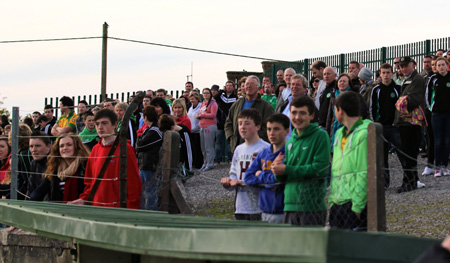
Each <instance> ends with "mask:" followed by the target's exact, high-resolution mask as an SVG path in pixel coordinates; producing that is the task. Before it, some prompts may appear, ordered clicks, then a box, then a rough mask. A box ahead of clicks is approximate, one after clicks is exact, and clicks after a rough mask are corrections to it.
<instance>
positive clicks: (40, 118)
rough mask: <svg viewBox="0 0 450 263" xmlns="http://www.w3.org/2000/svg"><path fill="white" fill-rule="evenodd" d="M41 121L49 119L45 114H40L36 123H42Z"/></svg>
mask: <svg viewBox="0 0 450 263" xmlns="http://www.w3.org/2000/svg"><path fill="white" fill-rule="evenodd" d="M41 121H43V122H47V121H48V118H47V117H45V115H40V116H39V117H38V118H37V121H36V123H40V122H41Z"/></svg>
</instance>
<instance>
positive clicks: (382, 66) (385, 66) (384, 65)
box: [380, 63, 394, 72]
mask: <svg viewBox="0 0 450 263" xmlns="http://www.w3.org/2000/svg"><path fill="white" fill-rule="evenodd" d="M381 69H390V70H391V71H392V72H394V70H393V69H392V65H391V64H389V63H384V64H383V65H381V66H380V70H381Z"/></svg>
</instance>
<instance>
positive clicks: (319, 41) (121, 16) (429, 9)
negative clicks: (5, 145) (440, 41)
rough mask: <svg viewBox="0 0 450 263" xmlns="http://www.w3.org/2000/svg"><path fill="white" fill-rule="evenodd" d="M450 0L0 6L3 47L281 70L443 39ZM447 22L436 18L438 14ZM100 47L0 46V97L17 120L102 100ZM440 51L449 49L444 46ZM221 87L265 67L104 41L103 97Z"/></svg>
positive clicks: (125, 53)
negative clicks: (74, 102) (278, 64)
mask: <svg viewBox="0 0 450 263" xmlns="http://www.w3.org/2000/svg"><path fill="white" fill-rule="evenodd" d="M446 4H448V2H447V1H438V0H430V1H426V2H424V1H392V0H390V1H387V0H382V1H370V2H369V1H367V2H366V1H346V0H344V1H329V0H325V1H280V2H278V1H265V0H263V1H242V0H241V1H234V0H230V1H203V0H191V1H169V0H166V1H159V0H152V1H100V0H97V1H84V0H81V1H77V2H67V1H55V0H47V1H46V0H43V1H1V2H0V23H1V24H2V25H3V26H2V27H0V41H6V40H25V39H47V38H72V37H96V36H101V35H102V26H103V23H104V22H107V23H108V24H109V36H110V37H117V38H124V39H133V40H139V41H146V42H153V43H161V44H167V45H174V46H183V47H190V48H197V49H206V50H213V51H219V52H226V53H234V54H242V55H248V56H255V57H264V58H273V59H280V60H286V61H292V60H300V59H304V58H313V57H318V56H327V55H334V54H340V53H347V52H354V51H361V50H366V49H372V48H378V47H381V46H391V45H399V44H404V43H410V42H416V41H422V40H424V39H434V38H441V37H448V36H449V35H450V33H449V32H448V31H449V30H448V18H447V17H446V16H445V15H444V14H445V11H444V10H446V8H445V7H446ZM441 7H442V8H443V13H442V14H441V15H438V12H439V10H440V8H441ZM101 48H102V41H101V39H93V40H76V41H55V42H34V43H13V44H0V58H1V61H2V62H3V63H1V64H0V97H7V98H6V99H5V100H4V105H3V107H5V108H7V109H8V110H10V111H11V109H12V107H13V106H19V107H20V114H21V115H22V116H23V115H26V114H28V113H31V112H33V111H36V110H38V111H41V112H42V111H43V107H44V98H45V97H61V96H63V95H67V96H75V97H77V96H78V95H84V94H86V95H93V94H99V93H100V83H101ZM444 48H445V47H444ZM191 62H193V81H194V84H195V87H197V88H200V89H201V88H204V87H211V85H212V84H218V85H220V86H223V85H224V83H225V81H226V80H227V79H226V73H225V72H226V71H240V70H243V69H245V70H247V71H262V67H261V60H257V59H247V58H237V57H229V56H222V55H215V54H207V53H199V52H194V51H185V50H179V49H172V48H166V47H158V46H152V45H144V44H137V43H130V42H122V41H118V40H112V39H110V40H109V41H108V80H107V84H108V86H107V92H108V93H112V92H113V93H116V92H127V91H135V90H145V89H153V90H156V89H158V88H166V89H168V90H177V89H178V90H181V89H183V88H184V83H185V82H186V76H187V75H190V74H191Z"/></svg>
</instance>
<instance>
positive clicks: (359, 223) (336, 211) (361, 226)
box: [330, 202, 367, 231]
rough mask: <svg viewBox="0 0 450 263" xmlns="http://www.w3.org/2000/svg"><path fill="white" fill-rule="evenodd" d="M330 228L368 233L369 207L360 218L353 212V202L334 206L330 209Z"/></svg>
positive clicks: (362, 212)
mask: <svg viewBox="0 0 450 263" xmlns="http://www.w3.org/2000/svg"><path fill="white" fill-rule="evenodd" d="M330 227H336V228H342V229H351V230H355V231H367V207H365V208H364V209H363V211H361V214H360V217H359V218H358V217H357V216H356V214H355V212H353V211H352V202H347V203H345V204H342V205H333V206H332V207H331V208H330Z"/></svg>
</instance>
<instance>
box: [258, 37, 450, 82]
mask: <svg viewBox="0 0 450 263" xmlns="http://www.w3.org/2000/svg"><path fill="white" fill-rule="evenodd" d="M439 48H441V49H444V50H448V49H450V37H445V38H437V39H432V40H429V39H428V40H424V41H419V42H414V43H408V44H403V45H396V46H390V47H380V48H375V49H369V50H364V51H357V52H351V53H343V54H337V55H331V56H326V57H316V58H305V59H303V60H298V61H295V62H286V63H277V64H274V65H272V67H271V68H270V69H269V70H267V71H266V72H265V76H269V77H271V79H272V81H273V83H275V84H276V83H277V81H276V80H277V78H276V73H277V71H278V70H280V69H281V70H284V69H286V68H289V67H292V68H294V69H295V71H296V72H297V73H302V74H304V75H305V76H307V77H308V79H310V78H311V77H312V74H311V72H310V68H311V64H312V63H314V61H316V60H322V61H324V62H325V63H326V64H327V65H328V66H332V67H336V69H337V70H338V72H339V73H342V72H347V71H348V64H349V62H350V61H352V60H356V61H358V62H359V63H363V64H364V65H365V67H367V68H370V69H372V70H373V71H374V72H375V71H376V70H378V69H379V68H380V66H381V64H383V63H390V64H392V63H393V61H394V59H395V58H396V57H402V56H410V57H412V58H414V59H415V60H416V62H417V70H418V71H419V72H420V71H422V69H423V56H425V55H427V54H435V53H436V51H437V50H438V49H439Z"/></svg>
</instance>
